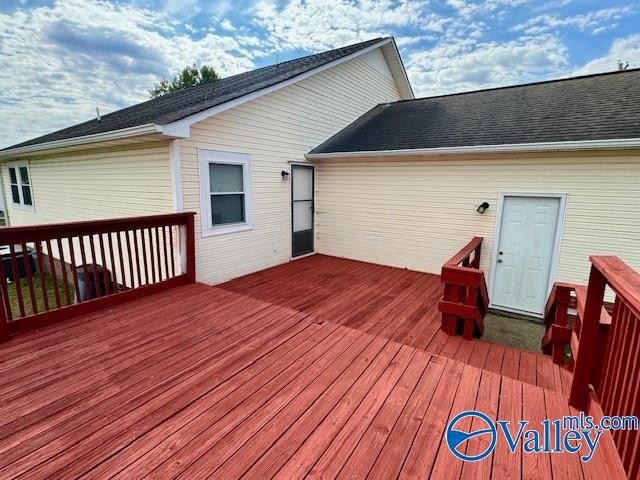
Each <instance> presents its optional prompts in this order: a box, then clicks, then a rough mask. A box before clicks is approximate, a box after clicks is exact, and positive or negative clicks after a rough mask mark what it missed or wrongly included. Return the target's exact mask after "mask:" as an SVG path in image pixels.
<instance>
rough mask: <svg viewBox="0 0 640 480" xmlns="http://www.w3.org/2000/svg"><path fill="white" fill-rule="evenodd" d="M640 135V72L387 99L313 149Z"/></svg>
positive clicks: (401, 147)
mask: <svg viewBox="0 0 640 480" xmlns="http://www.w3.org/2000/svg"><path fill="white" fill-rule="evenodd" d="M625 138H627V139H628V138H640V69H634V70H628V71H624V72H613V73H607V74H597V75H590V76H583V77H575V78H571V79H564V80H554V81H550V82H541V83H534V84H529V85H519V86H513V87H504V88H497V89H489V90H481V91H476V92H468V93H461V94H454V95H445V96H439V97H430V98H422V99H416V100H403V101H399V102H395V103H389V104H381V105H378V106H376V107H374V108H373V109H372V110H370V111H369V112H367V113H366V114H364V115H363V116H362V117H360V118H359V119H358V120H356V121H355V122H353V123H352V124H350V125H348V126H347V127H346V128H344V129H343V130H341V131H340V132H338V133H337V134H336V135H334V136H333V137H331V138H330V139H328V140H327V141H325V142H324V143H322V144H321V145H319V146H317V147H316V148H314V149H313V150H312V151H311V152H310V153H312V154H313V153H338V152H363V151H382V150H404V149H423V148H424V149H427V148H438V147H462V146H478V145H501V144H518V143H538V142H563V141H582V140H608V139H625Z"/></svg>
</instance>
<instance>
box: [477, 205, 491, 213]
mask: <svg viewBox="0 0 640 480" xmlns="http://www.w3.org/2000/svg"><path fill="white" fill-rule="evenodd" d="M487 208H489V203H488V202H482V203H481V204H480V206H478V208H477V209H476V212H478V213H484V212H486V211H487Z"/></svg>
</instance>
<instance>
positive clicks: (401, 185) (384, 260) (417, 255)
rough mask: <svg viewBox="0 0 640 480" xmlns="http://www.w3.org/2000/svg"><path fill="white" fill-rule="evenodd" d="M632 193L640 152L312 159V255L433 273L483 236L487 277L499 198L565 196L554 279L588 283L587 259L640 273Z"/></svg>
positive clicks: (639, 196) (639, 199)
mask: <svg viewBox="0 0 640 480" xmlns="http://www.w3.org/2000/svg"><path fill="white" fill-rule="evenodd" d="M639 186H640V151H626V152H619V153H610V152H599V153H598V152H596V153H562V154H560V153H556V154H538V155H535V154H519V155H500V156H497V155H494V156H493V157H491V156H477V157H472V156H469V155H466V156H464V157H463V156H456V157H452V156H450V157H440V158H434V157H422V158H408V157H406V158H403V159H401V160H400V159H386V160H385V159H382V158H380V157H378V158H377V159H367V160H366V161H365V160H363V159H353V158H351V159H342V160H330V161H326V160H325V161H319V162H318V168H317V190H318V195H317V211H318V215H317V222H318V230H317V235H318V239H317V240H318V241H317V251H318V252H320V253H325V254H329V255H335V256H343V257H347V258H353V259H358V260H364V261H369V262H375V263H381V264H385V265H391V266H396V267H406V268H409V269H414V270H419V271H425V272H429V273H439V272H440V268H441V266H442V264H443V263H444V262H445V261H446V260H447V259H448V258H450V257H451V256H452V255H453V254H454V253H455V252H457V251H458V250H459V249H460V248H461V247H462V246H464V245H465V244H466V243H467V242H468V241H469V240H470V239H471V238H472V237H473V236H482V237H484V242H483V246H482V264H481V268H482V269H483V270H484V271H485V272H486V274H487V275H489V273H490V260H491V258H490V257H491V253H492V248H493V239H494V230H495V224H496V213H497V212H496V209H497V206H498V195H499V193H501V192H503V193H517V192H521V193H522V192H527V193H537V192H541V193H543V192H544V193H566V194H567V206H566V217H565V224H564V232H563V236H562V241H561V245H560V256H559V263H558V267H557V277H556V279H557V280H562V281H569V282H579V283H586V281H587V277H588V272H589V263H588V256H589V255H591V254H614V255H618V256H619V257H621V258H622V259H623V260H624V261H626V262H628V263H629V264H630V265H631V266H632V267H634V268H636V269H640V187H639ZM484 201H487V202H489V204H490V208H489V209H488V211H487V212H485V213H484V214H482V215H481V214H479V213H477V212H476V208H477V206H478V205H480V204H481V203H482V202H484Z"/></svg>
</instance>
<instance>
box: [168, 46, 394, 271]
mask: <svg viewBox="0 0 640 480" xmlns="http://www.w3.org/2000/svg"><path fill="white" fill-rule="evenodd" d="M399 98H400V94H399V93H398V89H397V87H396V85H395V84H394V82H393V81H392V80H391V79H390V78H387V77H386V76H385V75H383V74H381V73H380V72H379V71H378V70H376V69H374V68H372V67H371V66H370V65H369V64H367V63H366V62H364V61H362V60H360V59H358V58H355V59H353V60H350V61H347V62H345V63H342V64H340V65H337V66H335V67H332V68H330V69H327V70H324V71H322V72H320V73H317V74H316V75H313V76H311V77H309V78H306V79H304V80H301V81H300V82H297V83H295V84H293V85H289V86H287V87H284V88H282V89H280V90H277V91H275V92H272V93H269V94H267V95H264V96H262V97H260V98H257V99H255V100H252V101H250V102H247V103H245V104H242V105H239V106H237V107H234V108H232V109H230V110H227V111H225V112H222V113H220V114H218V115H216V116H214V117H212V118H209V119H207V120H203V121H201V122H198V123H196V124H194V125H192V127H191V138H189V139H184V140H181V141H180V155H181V161H182V169H181V176H182V190H183V202H184V209H185V210H187V211H196V212H197V213H198V214H201V212H202V207H201V198H200V197H201V195H200V194H201V192H200V178H199V174H198V171H199V167H198V149H208V150H219V151H225V152H236V153H239V154H245V155H248V156H250V158H251V212H252V215H253V219H252V229H251V230H246V231H241V232H233V233H229V234H225V235H213V236H207V234H206V232H203V231H202V229H201V225H200V224H201V222H200V221H197V222H196V250H197V272H198V280H200V281H203V282H207V283H219V282H222V281H225V280H228V279H231V278H234V277H237V276H240V275H244V274H248V273H251V272H255V271H258V270H262V269H264V268H268V267H271V266H274V265H277V264H280V263H284V262H287V261H289V260H290V258H291V193H290V189H291V181H290V180H286V181H285V180H283V179H282V176H281V172H282V170H285V171H287V172H290V171H291V165H290V162H305V158H304V154H305V153H306V152H308V151H309V150H311V149H312V148H313V147H315V146H317V145H318V144H320V143H321V142H323V141H324V140H326V139H328V138H329V137H330V136H332V135H333V134H335V133H336V132H338V131H339V130H340V129H342V128H343V127H345V126H346V125H348V124H349V123H351V122H352V121H354V120H355V119H356V118H358V117H359V116H361V115H362V114H364V113H365V112H367V111H368V110H370V109H371V108H373V107H374V106H375V105H376V104H378V103H381V102H388V101H395V100H398V99H399ZM205 214H206V213H205ZM203 233H204V236H203Z"/></svg>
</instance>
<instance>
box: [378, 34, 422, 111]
mask: <svg viewBox="0 0 640 480" xmlns="http://www.w3.org/2000/svg"><path fill="white" fill-rule="evenodd" d="M382 51H383V53H385V60H386V55H391V56H392V57H393V58H394V60H395V61H396V63H397V65H389V68H390V69H391V74H392V75H393V79H394V81H395V82H396V85H397V86H398V89H399V90H400V94H401V95H402V99H403V100H410V99H413V98H416V97H415V95H414V93H413V88H412V87H411V82H409V77H408V76H407V70H406V69H405V68H404V63H402V57H401V56H400V51H399V50H398V46H397V45H396V42H395V40H394V39H392V41H391V42H390V43H389V44H388V45H384V46H383V47H382ZM387 63H389V62H388V61H387Z"/></svg>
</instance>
